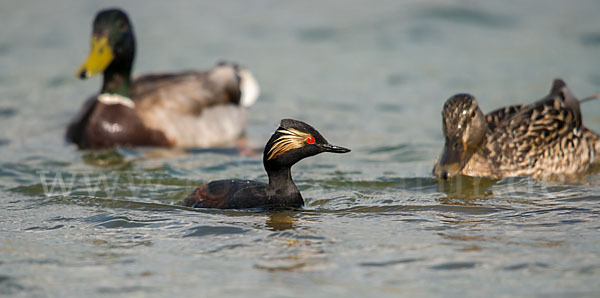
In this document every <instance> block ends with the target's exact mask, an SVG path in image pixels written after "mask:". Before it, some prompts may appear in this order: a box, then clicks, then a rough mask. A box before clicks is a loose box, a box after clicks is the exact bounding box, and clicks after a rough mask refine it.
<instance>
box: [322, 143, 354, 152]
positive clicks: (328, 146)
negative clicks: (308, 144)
mask: <svg viewBox="0 0 600 298" xmlns="http://www.w3.org/2000/svg"><path fill="white" fill-rule="evenodd" d="M317 147H319V148H321V150H323V152H331V153H348V152H350V149H348V148H344V147H341V146H335V145H331V144H319V145H317Z"/></svg>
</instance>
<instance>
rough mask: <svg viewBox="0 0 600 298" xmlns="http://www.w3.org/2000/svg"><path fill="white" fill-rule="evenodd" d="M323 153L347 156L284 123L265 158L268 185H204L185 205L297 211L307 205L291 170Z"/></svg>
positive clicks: (297, 125) (307, 129) (303, 128)
mask: <svg viewBox="0 0 600 298" xmlns="http://www.w3.org/2000/svg"><path fill="white" fill-rule="evenodd" d="M322 152H333V153H346V152H350V149H346V148H343V147H339V146H333V145H331V144H329V143H328V142H327V140H325V138H324V137H323V136H321V134H320V133H319V132H318V131H317V130H316V129H314V128H313V127H312V126H310V125H308V124H306V123H304V122H301V121H297V120H292V119H284V120H281V124H280V126H279V128H278V129H277V130H276V131H275V133H273V135H272V136H271V138H270V139H269V141H268V142H267V145H266V146H265V151H264V154H263V164H264V166H265V170H266V171H267V174H268V176H269V183H268V184H266V183H263V182H258V181H252V180H238V179H230V180H218V181H212V182H209V183H207V184H204V185H202V186H200V187H199V188H197V189H196V190H195V191H194V192H193V193H192V194H191V195H189V196H188V197H187V198H186V199H185V201H184V205H185V206H188V207H196V208H221V209H245V208H282V207H288V208H296V207H301V206H302V205H304V200H303V199H302V195H300V191H298V188H297V187H296V184H294V181H293V180H292V175H291V167H292V166H293V165H294V164H295V163H297V162H298V161H300V160H301V159H303V158H305V157H309V156H313V155H316V154H319V153H322Z"/></svg>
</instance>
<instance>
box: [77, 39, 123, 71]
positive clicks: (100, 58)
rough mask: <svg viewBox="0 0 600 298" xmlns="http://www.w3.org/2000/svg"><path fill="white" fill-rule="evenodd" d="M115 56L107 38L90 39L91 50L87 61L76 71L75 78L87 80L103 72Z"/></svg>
mask: <svg viewBox="0 0 600 298" xmlns="http://www.w3.org/2000/svg"><path fill="white" fill-rule="evenodd" d="M114 58H115V55H114V53H113V50H112V48H111V46H110V45H109V44H108V37H107V36H94V37H92V49H91V51H90V55H89V56H88V58H87V60H86V61H85V62H84V63H83V65H82V66H81V67H80V68H79V70H78V71H77V74H76V76H77V77H79V78H80V79H87V78H89V77H91V76H93V75H96V74H98V73H101V72H103V71H104V70H105V69H106V68H107V67H108V65H109V64H110V63H111V62H112V61H113V59H114Z"/></svg>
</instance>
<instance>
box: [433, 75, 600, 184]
mask: <svg viewBox="0 0 600 298" xmlns="http://www.w3.org/2000/svg"><path fill="white" fill-rule="evenodd" d="M579 103H580V101H579V100H578V99H577V98H576V97H575V96H574V95H573V94H572V93H571V91H570V90H569V88H568V87H567V85H566V84H565V83H564V82H563V81H562V80H560V79H556V80H555V81H554V83H553V85H552V88H551V90H550V93H549V94H548V95H547V96H546V97H544V98H542V99H541V100H539V101H537V102H535V103H532V104H523V105H514V106H509V107H506V108H501V109H498V110H495V111H493V112H491V113H489V114H487V115H484V114H483V112H482V111H481V109H480V108H479V106H478V103H477V100H476V99H475V97H473V96H472V95H470V94H457V95H454V96H452V97H450V98H449V99H448V100H447V101H446V103H445V104H444V108H443V110H442V118H443V121H442V125H443V132H444V137H445V144H444V149H443V150H442V153H441V154H440V157H439V158H438V159H437V161H436V163H435V165H434V168H433V174H434V175H435V176H436V177H437V178H441V179H445V180H447V179H450V178H452V177H454V176H456V175H458V174H462V175H466V176H475V177H486V178H491V179H502V178H504V177H514V176H527V177H533V178H535V179H539V180H577V179H579V178H580V177H581V176H582V175H584V174H586V173H588V172H589V170H590V169H592V168H594V166H595V165H596V164H598V163H599V162H600V159H599V158H596V156H597V154H598V153H600V136H598V134H596V133H595V132H593V131H591V130H589V129H588V128H587V127H585V126H584V125H583V122H582V116H581V111H580V108H579Z"/></svg>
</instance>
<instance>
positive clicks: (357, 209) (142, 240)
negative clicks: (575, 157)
mask: <svg viewBox="0 0 600 298" xmlns="http://www.w3.org/2000/svg"><path fill="white" fill-rule="evenodd" d="M119 5H123V4H119ZM107 6H114V3H112V2H101V1H100V2H99V1H94V2H89V3H81V2H80V1H66V0H65V1H55V2H52V4H50V3H48V2H41V1H40V2H35V1H20V2H4V3H2V4H0V25H2V28H3V29H2V31H1V32H2V33H1V34H0V125H1V127H2V129H1V130H0V163H1V164H0V198H1V204H2V207H3V208H0V218H1V220H0V228H1V229H0V239H1V241H0V293H1V294H4V295H8V296H55V297H82V296H123V297H132V296H157V297H163V296H167V295H169V296H173V297H177V296H194V297H197V296H200V297H205V296H206V297H209V296H225V297H228V296H248V297H257V296H258V297H263V296H271V297H272V296H278V297H291V296H314V297H318V296H322V297H331V296H348V297H364V296H410V297H414V296H450V297H463V296H473V297H482V296H491V295H495V296H499V295H505V296H538V295H539V296H550V295H552V296H590V297H596V296H598V295H599V294H600V286H599V285H598V282H597V281H598V278H599V276H600V208H599V207H598V204H599V203H600V195H599V194H598V193H599V190H600V176H598V175H592V176H590V177H588V178H587V179H586V180H585V181H583V182H582V183H580V184H570V185H561V184H547V183H540V182H536V181H533V180H530V179H521V178H519V179H505V180H502V181H499V182H497V183H494V182H493V181H487V180H477V179H469V180H464V181H461V182H460V184H459V183H458V182H456V181H455V182H452V183H443V184H439V183H438V182H437V181H435V180H434V179H432V178H431V176H430V171H431V166H432V164H433V161H434V159H435V158H436V156H437V154H438V153H439V150H441V147H442V141H443V140H442V135H441V119H440V111H441V107H442V104H443V102H444V101H445V99H446V98H448V97H449V96H450V95H452V94H454V93H456V92H471V93H473V94H475V95H476V96H477V97H478V98H479V102H480V104H481V106H482V109H483V110H484V111H490V110H492V109H494V108H497V107H500V106H503V105H508V104H513V103H519V102H529V101H533V100H536V99H538V98H540V97H542V96H543V95H544V94H545V93H546V92H547V90H548V89H549V88H550V84H551V81H552V79H553V78H554V77H562V78H564V79H565V81H566V82H567V84H569V86H570V87H571V88H572V90H573V92H574V93H575V94H576V95H577V96H580V97H583V96H586V95H590V94H593V93H596V92H598V91H600V79H599V78H600V77H599V75H598V69H600V62H599V61H600V60H599V59H598V53H599V52H598V51H599V50H600V43H599V42H598V38H597V37H598V35H599V34H600V31H598V28H600V19H599V18H598V17H597V12H598V11H599V9H600V6H599V4H598V3H597V2H595V1H578V2H562V1H544V2H543V3H541V2H538V1H508V2H507V1H502V2H497V3H495V2H494V3H492V2H490V3H480V2H471V1H451V2H438V1H427V2H423V1H401V2H398V1H376V2H370V3H369V4H368V5H367V4H365V3H363V2H360V1H327V2H324V3H320V4H316V3H312V2H305V1H294V2H279V1H252V2H248V1H235V2H228V3H216V2H215V3H186V2H181V3H180V2H177V1H169V2H163V1H150V2H148V1H144V2H128V3H126V5H124V6H122V7H123V8H125V9H126V10H127V11H128V12H129V14H130V17H131V18H132V20H133V23H134V29H135V31H136V33H137V41H138V46H139V49H138V52H137V53H138V56H137V58H136V65H135V69H136V70H137V72H138V73H142V72H146V71H151V70H176V69H185V68H203V67H210V66H211V65H213V64H214V63H215V61H217V60H219V59H231V60H234V61H238V62H240V63H243V64H245V65H246V66H248V67H249V68H251V69H252V70H253V71H254V73H255V75H256V77H257V78H258V80H259V81H260V83H261V85H262V89H263V96H262V97H261V98H260V99H259V101H258V102H257V103H256V105H255V106H254V107H253V108H252V110H251V115H250V120H249V131H248V136H249V139H250V140H251V142H252V143H253V144H254V145H255V146H256V147H258V148H260V147H262V146H263V144H264V143H265V142H266V140H267V139H268V137H269V136H270V134H271V133H272V132H273V131H274V129H275V128H276V126H277V124H278V122H279V120H280V119H281V118H287V117H291V118H296V119H301V120H304V121H306V122H308V123H311V124H312V125H314V126H315V127H316V128H317V129H319V130H320V131H321V132H322V134H323V135H324V136H325V137H326V138H327V139H328V140H329V141H330V142H331V143H333V144H339V145H341V146H346V147H349V148H351V149H352V150H353V151H352V152H351V153H349V154H344V155H334V154H328V155H327V154H323V155H319V156H316V157H313V158H310V159H307V160H303V161H302V162H300V163H299V164H298V165H296V166H295V167H294V168H293V171H292V174H293V176H294V179H295V181H296V183H297V184H298V187H299V188H300V190H301V191H302V194H303V196H304V198H305V201H306V206H305V208H303V209H302V210H287V211H276V212H275V211H257V210H250V211H219V210H194V209H189V208H184V207H181V201H182V199H183V198H184V197H185V196H186V195H187V194H188V193H189V192H191V191H192V190H193V189H194V187H196V186H197V185H199V184H201V183H203V182H206V181H210V180H214V179H224V178H244V179H256V180H263V181H266V174H265V172H264V170H263V168H262V163H261V157H260V156H237V155H235V154H233V153H232V152H231V150H195V151H192V152H179V151H168V150H153V149H139V150H130V149H117V150H108V151H100V152H87V151H78V150H76V148H74V147H73V146H72V145H69V144H66V143H65V142H64V139H63V134H64V129H65V126H66V124H67V122H68V121H69V119H70V117H72V116H73V115H74V114H75V113H76V111H77V110H78V109H79V108H80V106H81V104H82V103H83V101H84V99H85V98H86V97H87V96H88V95H91V94H92V93H93V92H95V91H96V90H97V89H98V88H99V84H100V82H99V78H95V79H92V80H89V81H79V80H77V79H76V78H75V77H74V72H75V70H76V69H77V67H78V66H79V64H80V63H81V62H82V61H83V59H84V58H85V56H86V54H87V51H88V46H89V33H90V25H91V21H92V18H93V15H94V14H95V12H96V11H97V10H98V9H100V8H103V7H107ZM583 113H584V122H585V123H586V124H587V125H588V126H589V127H590V128H591V129H593V130H595V131H600V116H598V115H600V105H599V104H598V103H597V102H590V103H586V104H585V106H584V108H583Z"/></svg>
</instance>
